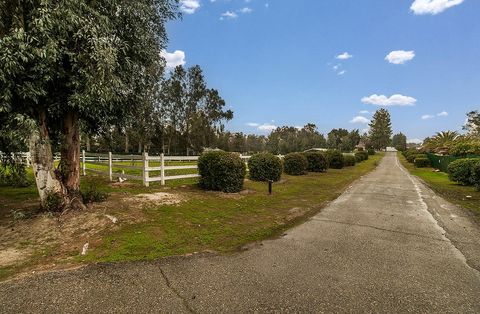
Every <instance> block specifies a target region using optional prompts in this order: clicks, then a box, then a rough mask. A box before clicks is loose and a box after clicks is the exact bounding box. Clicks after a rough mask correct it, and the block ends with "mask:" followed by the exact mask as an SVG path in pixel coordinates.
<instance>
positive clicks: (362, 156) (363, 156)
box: [355, 151, 369, 162]
mask: <svg viewBox="0 0 480 314" xmlns="http://www.w3.org/2000/svg"><path fill="white" fill-rule="evenodd" d="M368 156H369V154H368V152H365V151H360V152H356V153H355V159H356V160H357V161H358V162H362V161H364V160H368Z"/></svg>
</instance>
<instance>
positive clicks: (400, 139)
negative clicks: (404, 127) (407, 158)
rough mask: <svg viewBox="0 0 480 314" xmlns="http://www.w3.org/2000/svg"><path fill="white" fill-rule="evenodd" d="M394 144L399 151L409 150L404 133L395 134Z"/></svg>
mask: <svg viewBox="0 0 480 314" xmlns="http://www.w3.org/2000/svg"><path fill="white" fill-rule="evenodd" d="M392 146H393V147H395V149H396V150H398V151H401V152H403V151H405V150H407V137H406V136H405V134H403V133H401V132H400V133H398V134H395V135H394V136H393V138H392Z"/></svg>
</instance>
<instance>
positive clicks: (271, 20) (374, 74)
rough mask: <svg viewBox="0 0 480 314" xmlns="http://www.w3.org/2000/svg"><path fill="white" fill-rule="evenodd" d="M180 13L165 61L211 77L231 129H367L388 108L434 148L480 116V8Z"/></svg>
mask: <svg viewBox="0 0 480 314" xmlns="http://www.w3.org/2000/svg"><path fill="white" fill-rule="evenodd" d="M181 3H182V9H183V11H184V16H183V18H182V19H181V20H177V21H174V22H170V23H169V25H168V32H169V37H170V41H169V45H168V49H167V52H166V54H165V56H166V58H167V61H168V62H169V65H171V66H173V65H175V64H181V63H185V65H186V66H192V65H195V64H199V65H200V66H201V67H202V68H203V70H204V73H205V77H206V79H207V82H208V85H209V86H210V87H212V88H216V89H218V90H219V91H220V93H221V95H222V96H223V98H224V99H225V100H226V102H227V105H228V107H231V108H232V109H233V110H234V113H235V118H234V120H233V121H231V122H230V123H228V125H227V128H228V129H229V130H232V131H243V132H247V133H257V134H268V132H269V129H270V128H272V127H273V126H281V125H294V126H301V125H304V124H306V123H308V122H312V123H315V124H316V125H317V126H318V128H319V130H320V131H321V132H324V133H327V132H328V131H329V130H331V129H332V128H338V127H343V128H347V129H353V128H358V129H360V130H363V129H365V128H366V127H367V125H366V124H365V122H366V121H367V120H368V119H369V118H370V117H371V113H372V112H374V111H375V110H376V109H378V108H380V107H382V106H384V107H386V108H387V109H388V110H389V111H390V113H391V115H392V122H393V127H394V131H395V132H400V131H402V132H404V133H405V134H406V135H407V137H408V138H409V139H423V138H424V137H426V136H429V135H431V134H433V133H435V132H437V131H441V130H460V129H461V125H462V124H463V123H464V122H465V114H466V112H468V111H470V110H474V109H480V18H479V16H480V1H478V0H361V1H360V0H296V1H286V0H249V1H248V0H215V1H212V0H182V1H181ZM392 96H393V97H392ZM367 111H368V113H366V112H367ZM354 118H356V119H354ZM354 122H355V123H354Z"/></svg>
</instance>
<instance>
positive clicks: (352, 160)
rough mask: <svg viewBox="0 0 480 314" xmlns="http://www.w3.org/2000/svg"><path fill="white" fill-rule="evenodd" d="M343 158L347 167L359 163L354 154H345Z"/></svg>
mask: <svg viewBox="0 0 480 314" xmlns="http://www.w3.org/2000/svg"><path fill="white" fill-rule="evenodd" d="M343 158H344V160H345V162H344V165H345V167H352V166H355V164H356V163H357V159H356V158H355V156H353V155H345V156H343Z"/></svg>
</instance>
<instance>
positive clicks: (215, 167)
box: [198, 151, 247, 193]
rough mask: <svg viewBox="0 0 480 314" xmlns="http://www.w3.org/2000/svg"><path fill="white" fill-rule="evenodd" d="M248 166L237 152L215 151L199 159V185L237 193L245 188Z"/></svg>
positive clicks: (213, 189) (214, 189) (208, 188)
mask: <svg viewBox="0 0 480 314" xmlns="http://www.w3.org/2000/svg"><path fill="white" fill-rule="evenodd" d="M246 168H247V167H246V166H245V163H244V162H243V160H242V158H240V156H239V155H238V154H235V153H227V152H224V151H213V152H207V153H204V154H203V155H202V156H200V158H199V159H198V173H199V174H200V181H199V185H200V187H201V188H203V189H205V190H212V191H222V192H226V193H235V192H239V191H241V190H242V189H243V181H244V179H245V174H246Z"/></svg>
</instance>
